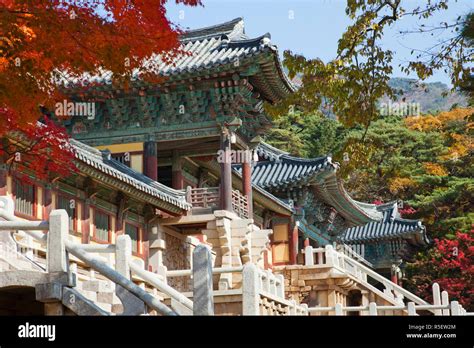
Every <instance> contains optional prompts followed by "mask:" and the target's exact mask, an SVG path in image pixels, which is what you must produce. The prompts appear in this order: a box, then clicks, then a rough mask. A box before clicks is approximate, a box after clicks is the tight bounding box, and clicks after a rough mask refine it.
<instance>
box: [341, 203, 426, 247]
mask: <svg viewBox="0 0 474 348" xmlns="http://www.w3.org/2000/svg"><path fill="white" fill-rule="evenodd" d="M377 210H379V211H380V212H382V213H383V220H382V221H380V222H370V223H368V224H366V225H364V226H357V227H351V228H348V229H347V230H346V231H345V232H344V233H343V234H342V235H341V236H340V239H341V241H343V242H344V243H347V244H358V243H371V242H379V241H382V240H390V239H395V238H403V239H408V240H410V241H411V243H412V244H416V245H426V244H428V243H429V240H428V237H427V236H426V230H425V227H424V226H423V225H422V223H421V221H419V220H408V219H403V218H401V217H400V213H399V212H398V208H397V203H396V202H392V203H387V204H382V205H379V206H377Z"/></svg>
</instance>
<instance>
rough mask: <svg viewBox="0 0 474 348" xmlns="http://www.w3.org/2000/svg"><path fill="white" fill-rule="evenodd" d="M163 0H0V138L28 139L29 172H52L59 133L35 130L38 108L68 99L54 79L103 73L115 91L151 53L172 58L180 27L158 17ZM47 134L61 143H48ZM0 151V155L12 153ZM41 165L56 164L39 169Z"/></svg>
mask: <svg viewBox="0 0 474 348" xmlns="http://www.w3.org/2000/svg"><path fill="white" fill-rule="evenodd" d="M166 2H167V0H110V1H97V0H89V1H86V0H81V1H73V0H71V1H59V0H54V1H51V0H32V1H23V0H0V137H4V136H5V135H6V133H9V132H12V131H13V132H20V133H22V134H23V135H25V136H27V137H32V138H31V139H30V141H31V143H33V144H35V147H36V148H37V149H43V151H40V152H39V153H37V152H32V153H35V154H36V156H40V157H37V158H36V161H34V162H31V164H30V165H31V166H32V167H31V168H33V169H35V170H40V171H41V172H45V171H46V170H53V169H54V170H59V171H60V170H61V169H62V166H61V161H62V160H65V159H66V158H61V154H60V153H61V151H62V147H63V145H62V141H63V140H64V139H67V136H66V133H65V132H64V131H61V129H60V128H57V127H55V126H54V124H53V123H52V122H50V121H45V122H43V124H44V126H42V127H41V128H38V124H37V120H38V119H39V118H40V117H41V116H42V112H41V111H40V109H43V110H44V109H46V110H54V105H56V103H58V102H63V101H64V100H66V99H67V98H68V96H67V95H65V94H64V93H63V92H62V91H61V89H60V88H58V80H62V81H71V80H72V79H74V80H75V81H78V80H79V81H81V78H82V77H83V76H94V75H99V74H101V73H102V72H103V71H104V70H106V71H110V72H111V73H112V74H113V82H114V83H120V84H121V85H122V86H123V85H124V84H126V83H127V81H129V80H130V77H131V75H132V72H133V71H135V72H136V71H137V70H138V71H139V73H140V70H143V71H142V73H143V74H142V75H143V76H145V77H146V75H147V74H146V71H145V70H146V68H144V66H143V62H144V60H146V59H147V58H150V57H151V56H152V55H153V54H161V55H162V56H164V57H167V58H168V59H172V58H173V57H174V56H175V55H176V54H178V53H180V50H179V40H178V37H179V34H180V30H179V28H178V27H177V26H175V25H173V24H172V23H170V21H169V20H168V18H167V17H166V8H165V4H166ZM175 2H176V3H182V4H185V5H191V6H196V5H200V4H201V2H200V0H175ZM12 120H13V121H12ZM45 134H49V135H48V136H45ZM53 134H54V136H55V137H60V138H61V140H53V139H52V136H53ZM2 143H3V145H2V144H0V146H4V147H5V141H3V142H2ZM48 146H49V147H50V149H49V150H47V151H46V149H47V147H48ZM23 150H24V149H23ZM2 151H3V154H4V155H5V153H10V152H11V151H12V148H3V149H2ZM17 151H19V149H17ZM17 151H13V153H16V152H17ZM32 151H33V150H32ZM45 155H47V156H46V157H44V156H45ZM68 156H70V154H69V155H66V157H68ZM7 157H8V156H7ZM8 159H9V158H7V160H8ZM10 160H11V159H10ZM48 161H56V162H57V163H58V164H57V165H53V164H51V165H47V166H46V167H44V168H41V165H40V163H46V162H48Z"/></svg>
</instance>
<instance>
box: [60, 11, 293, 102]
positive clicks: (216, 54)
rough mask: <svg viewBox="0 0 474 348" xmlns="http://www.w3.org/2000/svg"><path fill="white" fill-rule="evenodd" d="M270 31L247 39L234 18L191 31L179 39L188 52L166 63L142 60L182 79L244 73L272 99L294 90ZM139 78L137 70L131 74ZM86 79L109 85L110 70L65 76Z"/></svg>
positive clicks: (156, 57)
mask: <svg viewBox="0 0 474 348" xmlns="http://www.w3.org/2000/svg"><path fill="white" fill-rule="evenodd" d="M270 39H271V37H270V34H268V33H267V34H264V35H262V36H259V37H256V38H248V37H247V35H246V34H245V27H244V20H243V19H242V18H236V19H233V20H231V21H229V22H225V23H221V24H217V25H214V26H210V27H206V28H201V29H196V30H190V31H187V32H185V33H184V34H183V35H182V36H181V38H180V41H181V49H182V50H184V51H185V52H187V54H182V55H180V56H178V57H176V58H174V59H173V61H172V63H170V62H166V61H165V60H163V59H162V56H160V55H154V56H153V57H152V58H151V59H149V60H148V61H146V62H145V63H144V66H145V67H146V68H147V70H148V71H150V72H155V73H156V74H158V75H161V76H164V77H168V78H169V79H175V80H181V79H186V78H190V77H191V76H195V75H209V74H212V73H216V72H222V71H225V70H229V71H231V70H237V71H241V72H242V73H243V75H244V76H252V78H251V82H252V84H253V85H254V86H255V87H257V89H258V90H259V91H260V92H261V94H262V97H263V98H265V99H266V100H269V101H271V102H274V101H276V100H279V99H280V98H282V97H284V96H286V95H287V94H288V93H290V92H292V91H294V90H295V87H294V86H293V84H292V83H291V82H290V80H289V79H288V77H287V76H286V75H285V73H284V72H283V68H282V65H281V62H280V60H279V57H278V51H277V48H276V46H275V45H273V44H271V40H270ZM134 79H135V80H136V81H139V80H140V77H139V75H138V71H137V73H136V74H134ZM83 80H86V81H88V82H90V83H95V84H110V83H111V82H112V73H111V72H110V71H105V70H104V71H103V72H102V73H101V74H99V75H96V76H90V75H84V76H83V78H81V79H64V80H62V82H63V83H65V84H66V85H69V86H74V85H76V84H79V83H80V81H83Z"/></svg>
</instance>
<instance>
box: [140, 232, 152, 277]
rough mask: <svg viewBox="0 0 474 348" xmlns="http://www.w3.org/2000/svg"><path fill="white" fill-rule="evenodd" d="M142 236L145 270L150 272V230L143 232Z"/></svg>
mask: <svg viewBox="0 0 474 348" xmlns="http://www.w3.org/2000/svg"><path fill="white" fill-rule="evenodd" d="M141 234H142V255H143V259H144V260H145V269H147V270H150V260H149V256H150V235H149V233H148V228H144V229H142V230H141Z"/></svg>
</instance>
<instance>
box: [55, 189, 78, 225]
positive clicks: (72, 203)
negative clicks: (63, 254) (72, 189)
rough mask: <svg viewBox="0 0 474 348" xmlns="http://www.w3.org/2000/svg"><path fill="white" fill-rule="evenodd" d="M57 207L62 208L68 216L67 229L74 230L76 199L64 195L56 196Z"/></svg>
mask: <svg viewBox="0 0 474 348" xmlns="http://www.w3.org/2000/svg"><path fill="white" fill-rule="evenodd" d="M58 209H64V210H65V211H66V212H67V215H68V216H69V231H70V232H74V231H75V230H76V229H75V227H76V226H75V224H74V221H75V219H76V200H75V199H72V198H68V197H65V196H61V195H59V196H58Z"/></svg>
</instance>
